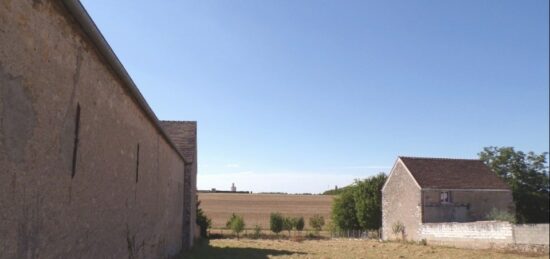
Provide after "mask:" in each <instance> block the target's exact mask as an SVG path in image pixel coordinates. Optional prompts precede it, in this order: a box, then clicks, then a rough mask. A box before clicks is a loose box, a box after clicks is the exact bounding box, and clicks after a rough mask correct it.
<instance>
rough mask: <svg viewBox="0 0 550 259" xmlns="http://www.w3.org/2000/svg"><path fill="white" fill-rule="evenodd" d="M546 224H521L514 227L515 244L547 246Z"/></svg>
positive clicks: (547, 231) (547, 232) (547, 233)
mask: <svg viewBox="0 0 550 259" xmlns="http://www.w3.org/2000/svg"><path fill="white" fill-rule="evenodd" d="M549 233H550V231H549V229H548V224H523V225H515V226H514V239H515V242H516V244H534V245H548V244H549V243H550V241H549V236H550V234H549Z"/></svg>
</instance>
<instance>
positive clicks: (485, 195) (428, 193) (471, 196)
mask: <svg viewBox="0 0 550 259" xmlns="http://www.w3.org/2000/svg"><path fill="white" fill-rule="evenodd" d="M442 191H449V192H450V195H451V203H450V204H441V203H440V201H439V199H440V193H441V192H442ZM422 198H423V216H422V217H423V222H468V221H479V220H486V216H487V214H489V212H490V211H491V210H492V209H493V208H495V209H498V210H501V211H507V212H509V213H511V214H512V215H513V214H514V213H515V209H514V202H513V198H512V192H511V191H508V190H506V191H504V190H423V191H422Z"/></svg>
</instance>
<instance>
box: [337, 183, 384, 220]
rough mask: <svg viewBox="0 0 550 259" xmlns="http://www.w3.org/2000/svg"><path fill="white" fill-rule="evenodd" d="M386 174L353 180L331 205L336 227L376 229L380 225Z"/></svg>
mask: <svg viewBox="0 0 550 259" xmlns="http://www.w3.org/2000/svg"><path fill="white" fill-rule="evenodd" d="M386 179H387V177H386V175H385V174H384V173H380V174H378V175H375V176H372V177H369V178H367V179H364V180H355V183H354V184H353V185H350V186H348V187H346V189H345V190H344V191H343V192H341V193H340V194H339V195H338V196H337V197H336V198H335V199H334V203H333V205H332V220H333V223H334V225H335V227H336V228H337V229H340V230H350V229H363V230H367V229H378V228H380V227H381V226H382V187H383V186H384V183H385V182H386Z"/></svg>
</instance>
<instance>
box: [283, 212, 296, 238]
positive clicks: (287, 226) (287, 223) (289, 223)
mask: <svg viewBox="0 0 550 259" xmlns="http://www.w3.org/2000/svg"><path fill="white" fill-rule="evenodd" d="M293 228H294V219H293V218H290V217H288V218H284V219H283V230H286V231H288V236H289V237H290V231H291V230H292V229H293Z"/></svg>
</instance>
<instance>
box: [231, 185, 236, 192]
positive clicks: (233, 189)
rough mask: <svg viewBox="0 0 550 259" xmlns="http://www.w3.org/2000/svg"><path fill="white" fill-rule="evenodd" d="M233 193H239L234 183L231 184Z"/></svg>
mask: <svg viewBox="0 0 550 259" xmlns="http://www.w3.org/2000/svg"><path fill="white" fill-rule="evenodd" d="M231 191H232V192H236V191H237V187H236V186H235V183H232V184H231Z"/></svg>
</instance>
